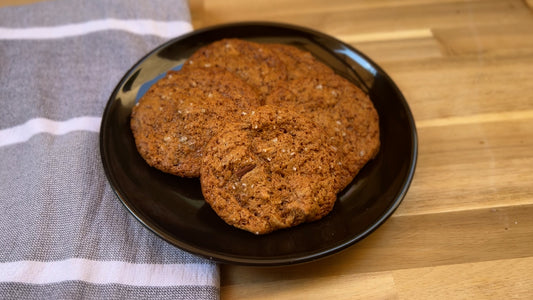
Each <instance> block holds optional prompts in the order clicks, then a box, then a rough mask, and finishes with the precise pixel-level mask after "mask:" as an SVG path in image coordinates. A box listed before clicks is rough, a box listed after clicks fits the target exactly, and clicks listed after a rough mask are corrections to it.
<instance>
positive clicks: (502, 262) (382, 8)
mask: <svg viewBox="0 0 533 300" xmlns="http://www.w3.org/2000/svg"><path fill="white" fill-rule="evenodd" d="M35 1H36V0H7V1H6V0H3V1H2V5H8V4H22V3H29V2H35ZM190 6H191V11H192V17H193V19H192V21H193V24H194V26H195V28H201V27H205V26H209V25H214V24H221V23H226V22H233V21H244V20H261V21H277V22H284V23H293V24H297V25H301V26H306V27H310V28H313V29H316V30H319V31H322V32H324V33H327V34H330V35H332V36H335V37H337V38H339V39H341V40H343V41H345V42H348V43H350V44H351V45H353V46H354V47H356V48H358V49H359V50H361V51H363V52H364V53H366V54H367V55H368V56H370V57H371V58H372V59H373V60H374V61H376V62H377V63H378V64H379V65H381V66H382V67H383V68H384V69H385V70H386V72H388V74H389V75H391V77H392V78H393V80H394V81H395V82H396V83H397V84H398V86H399V87H400V89H401V90H402V92H403V93H404V95H405V97H406V98H407V100H408V102H409V105H410V107H411V109H412V111H413V114H414V116H415V119H416V123H417V128H418V135H419V158H418V165H417V170H416V174H415V177H414V180H413V182H412V185H411V188H410V190H409V192H408V194H407V196H406V197H405V199H404V201H403V203H402V204H401V206H400V207H399V208H398V210H397V211H396V212H395V213H394V215H393V216H392V217H391V218H390V219H389V220H388V221H387V222H386V223H385V224H384V225H383V226H381V227H380V228H379V229H378V230H377V231H376V232H374V233H373V234H372V235H370V236H369V237H368V238H366V239H365V240H363V241H362V242H360V243H358V244H356V245H354V246H352V247H350V248H348V249H346V250H344V251H342V252H341V253H339V254H336V255H333V256H331V257H328V258H324V259H322V260H319V261H316V262H311V263H307V264H303V265H296V266H289V267H275V268H255V267H243V266H231V265H222V266H221V276H222V278H221V279H222V282H221V298H222V299H223V300H226V299H276V300H282V299H336V300H340V299H446V300H448V299H461V298H462V299H533V1H532V0H527V1H519V0H515V1H512V0H509V1H503V0H479V1H452V0H442V1H430V0H405V1H375V0H363V1H352V0H327V1H324V0H268V1H250V0H190Z"/></svg>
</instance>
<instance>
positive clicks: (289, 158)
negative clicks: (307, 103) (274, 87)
mask: <svg viewBox="0 0 533 300" xmlns="http://www.w3.org/2000/svg"><path fill="white" fill-rule="evenodd" d="M324 145H327V138H326V135H325V134H324V131H323V130H322V129H321V128H320V127H318V126H317V125H315V124H314V123H313V122H312V121H311V120H309V119H307V118H306V117H304V116H302V115H300V114H297V113H295V112H292V111H290V110H287V109H285V108H279V107H272V106H262V107H259V108H257V109H255V110H251V111H249V112H248V113H246V114H245V115H242V118H241V120H240V122H238V123H232V124H227V125H226V128H225V129H224V130H221V131H219V132H218V133H217V134H216V135H214V136H213V138H212V139H211V140H210V141H209V143H208V144H207V146H206V151H205V156H204V158H203V164H202V168H201V177H200V180H201V186H202V192H203V194H204V197H205V200H206V202H207V203H209V205H210V206H211V207H212V208H213V210H214V211H215V212H216V213H217V214H218V215H219V216H220V217H221V218H222V219H223V220H224V221H225V222H226V223H228V224H230V225H232V226H235V227H237V228H240V229H244V230H247V231H249V232H252V233H254V234H265V233H269V232H272V231H274V230H277V229H282V228H287V227H291V226H295V225H298V224H301V223H304V222H311V221H315V220H318V219H320V218H322V217H324V216H325V215H326V214H328V213H329V212H330V211H331V209H332V208H333V206H334V203H335V201H336V193H337V191H336V189H335V187H334V184H333V183H334V182H333V177H332V176H331V174H332V173H333V172H335V169H336V168H337V165H336V156H335V153H334V152H333V150H332V149H331V148H330V147H325V146H324Z"/></svg>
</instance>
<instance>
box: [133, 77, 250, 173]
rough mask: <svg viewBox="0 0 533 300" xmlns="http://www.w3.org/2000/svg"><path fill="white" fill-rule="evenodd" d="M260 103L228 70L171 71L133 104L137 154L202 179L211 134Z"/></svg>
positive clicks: (169, 169)
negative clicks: (202, 165) (203, 162)
mask: <svg viewBox="0 0 533 300" xmlns="http://www.w3.org/2000/svg"><path fill="white" fill-rule="evenodd" d="M258 105H259V98H258V95H257V93H256V92H255V91H254V90H253V89H252V88H251V87H250V86H249V85H247V84H246V83H244V82H243V81H242V80H241V79H240V78H238V77H237V76H235V75H233V74H231V73H229V72H227V71H225V70H222V69H210V70H204V69H199V70H188V71H171V72H168V73H167V74H166V76H165V77H164V78H162V79H161V80H159V81H158V82H156V83H155V84H154V85H153V86H152V87H151V88H150V89H149V90H148V92H147V93H146V94H145V95H144V96H143V97H142V98H141V99H140V100H139V102H138V103H137V104H136V105H135V107H134V108H133V110H132V114H131V119H130V126H131V129H132V132H133V136H134V139H135V144H136V147H137V150H138V152H139V153H140V155H141V156H142V157H143V158H144V160H145V161H146V162H147V163H148V164H149V165H150V166H153V167H155V168H157V169H159V170H161V171H163V172H167V173H170V174H174V175H178V176H183V177H198V176H199V175H200V166H201V162H202V156H203V149H204V147H205V144H206V143H207V142H208V141H209V139H210V138H211V136H213V135H214V134H215V133H216V131H217V130H218V129H219V128H222V127H224V124H225V123H226V122H231V121H232V120H233V119H234V118H238V117H239V116H240V114H241V113H242V111H243V110H248V109H250V108H252V107H256V106H258Z"/></svg>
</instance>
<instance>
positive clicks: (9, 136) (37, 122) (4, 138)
mask: <svg viewBox="0 0 533 300" xmlns="http://www.w3.org/2000/svg"><path fill="white" fill-rule="evenodd" d="M101 121H102V118H100V117H87V116H85V117H78V118H72V119H69V120H66V121H53V120H50V119H45V118H35V119H31V120H29V121H28V122H26V123H24V124H22V125H18V126H15V127H10V128H6V129H2V130H0V147H2V146H6V145H12V144H17V143H23V142H26V141H28V140H29V139H30V138H31V137H32V136H34V135H36V134H38V133H50V134H54V135H62V134H66V133H69V132H72V131H80V130H81V131H92V132H99V131H100V123H101Z"/></svg>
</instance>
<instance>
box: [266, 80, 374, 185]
mask: <svg viewBox="0 0 533 300" xmlns="http://www.w3.org/2000/svg"><path fill="white" fill-rule="evenodd" d="M266 104H269V105H275V106H282V107H289V108H291V109H292V110H294V111H296V112H298V113H300V114H302V115H305V116H308V117H309V118H311V119H312V120H313V121H314V122H315V123H316V124H318V125H319V126H320V127H322V129H324V131H325V132H326V134H327V136H328V143H329V144H330V145H331V147H332V148H333V149H334V150H335V151H336V153H337V164H339V165H340V166H341V168H340V169H339V170H338V172H337V173H336V174H335V178H336V186H337V188H338V189H339V190H342V189H343V188H345V187H346V186H347V185H348V184H349V183H350V182H351V181H352V180H353V178H354V177H355V176H356V175H357V173H358V172H359V170H360V169H361V168H362V167H363V166H364V165H365V164H366V163H367V162H368V161H369V160H371V159H372V158H374V156H375V155H376V154H377V152H378V150H379V147H380V140H379V119H378V114H377V112H376V110H375V108H374V106H373V104H372V102H371V101H370V99H369V97H368V96H367V95H366V94H365V93H364V92H363V91H362V90H361V89H359V88H357V87H356V86H355V85H353V84H352V83H351V82H349V81H348V80H346V79H345V78H343V77H341V76H339V75H336V74H333V73H323V74H320V75H318V74H315V75H314V76H309V77H303V78H297V79H294V80H291V81H289V82H287V84H286V85H285V86H283V87H278V88H277V89H276V90H275V91H273V92H272V93H271V94H269V96H268V97H267V98H266Z"/></svg>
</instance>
